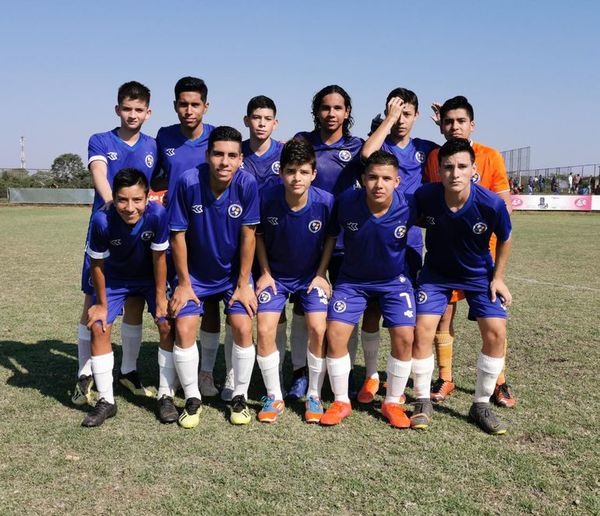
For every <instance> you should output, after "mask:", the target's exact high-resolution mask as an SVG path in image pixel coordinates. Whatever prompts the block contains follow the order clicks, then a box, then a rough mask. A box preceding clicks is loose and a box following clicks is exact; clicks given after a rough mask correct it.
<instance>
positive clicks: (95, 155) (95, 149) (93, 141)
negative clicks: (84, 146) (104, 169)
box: [88, 134, 108, 166]
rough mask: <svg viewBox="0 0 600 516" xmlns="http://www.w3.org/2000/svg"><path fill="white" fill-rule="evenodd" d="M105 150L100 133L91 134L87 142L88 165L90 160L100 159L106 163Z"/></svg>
mask: <svg viewBox="0 0 600 516" xmlns="http://www.w3.org/2000/svg"><path fill="white" fill-rule="evenodd" d="M106 152H107V150H106V144H105V143H104V141H103V140H102V138H101V137H100V135H99V134H93V135H92V136H91V137H90V140H89V142H88V166H89V165H90V163H91V162H92V161H102V162H104V163H106V164H107V165H108V161H107V159H106Z"/></svg>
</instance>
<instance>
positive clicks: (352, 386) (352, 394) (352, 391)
mask: <svg viewBox="0 0 600 516" xmlns="http://www.w3.org/2000/svg"><path fill="white" fill-rule="evenodd" d="M357 394H358V391H357V390H356V382H355V381H354V369H350V373H349V374H348V397H349V398H350V399H351V400H355V399H356V396H357Z"/></svg>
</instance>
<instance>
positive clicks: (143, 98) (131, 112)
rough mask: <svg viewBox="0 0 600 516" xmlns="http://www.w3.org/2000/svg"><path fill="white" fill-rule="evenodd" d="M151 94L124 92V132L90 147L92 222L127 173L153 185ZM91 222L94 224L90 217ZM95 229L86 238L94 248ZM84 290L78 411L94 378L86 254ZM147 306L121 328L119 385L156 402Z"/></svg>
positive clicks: (133, 305) (136, 304)
mask: <svg viewBox="0 0 600 516" xmlns="http://www.w3.org/2000/svg"><path fill="white" fill-rule="evenodd" d="M149 104H150V90H149V89H148V88H147V87H146V86H144V85H143V84H140V83H139V82H136V81H130V82H126V83H125V84H122V85H121V86H120V87H119V90H118V93H117V105H116V106H115V113H116V114H117V116H118V117H119V119H120V122H121V123H120V126H119V127H117V128H115V129H113V130H112V131H108V132H105V133H97V134H93V135H92V136H91V137H90V140H89V143H88V168H89V170H90V173H91V174H92V182H93V184H94V189H95V194H94V204H93V206H92V216H93V215H94V214H95V213H96V212H97V211H98V210H99V209H100V208H101V207H102V206H108V205H110V204H111V203H112V202H113V190H112V186H113V179H114V177H115V175H116V174H117V172H118V171H119V170H121V169H123V168H128V167H131V168H136V169H137V170H142V171H143V172H144V175H145V176H146V178H148V180H149V179H150V177H152V171H153V170H154V165H155V162H156V157H157V154H156V142H155V141H154V139H153V138H150V137H149V136H146V135H145V134H143V133H142V132H141V129H142V125H143V124H144V122H145V121H146V120H148V118H149V117H150V115H151V114H152V112H151V110H150V107H149ZM92 216H90V222H91V217H92ZM89 237H90V228H89V227H88V234H87V238H86V248H87V245H88V243H89ZM81 290H82V291H83V293H84V294H85V299H84V303H83V310H82V314H81V319H80V321H79V329H78V338H77V355H78V360H79V368H78V373H77V377H78V380H77V384H76V385H75V390H74V392H73V396H72V398H71V401H72V402H73V403H74V404H75V405H85V404H86V403H87V404H90V405H91V404H92V403H93V399H94V395H93V391H92V387H93V377H92V367H91V333H90V331H89V329H88V328H87V319H88V310H89V308H90V306H91V304H92V294H93V290H94V289H93V284H92V280H91V276H90V257H89V255H88V254H87V253H85V254H84V259H83V270H82V274H81ZM143 310H144V300H143V299H140V298H136V297H129V298H128V300H127V302H126V304H125V313H124V316H123V322H122V324H121V338H122V343H123V359H122V362H121V374H120V375H119V383H121V384H122V385H123V386H125V387H126V388H127V389H129V390H130V391H131V392H132V393H133V394H135V395H141V396H149V397H152V396H154V391H152V390H151V389H148V388H146V387H144V386H143V385H142V384H141V382H140V380H139V376H138V374H137V358H138V355H139V351H140V346H141V343H142V313H143Z"/></svg>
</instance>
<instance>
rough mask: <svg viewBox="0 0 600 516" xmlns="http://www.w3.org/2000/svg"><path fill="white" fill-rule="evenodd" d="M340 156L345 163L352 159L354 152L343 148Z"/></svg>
mask: <svg viewBox="0 0 600 516" xmlns="http://www.w3.org/2000/svg"><path fill="white" fill-rule="evenodd" d="M338 156H339V158H340V159H341V160H342V161H343V162H345V163H347V162H348V161H350V160H351V159H352V153H351V152H350V151H349V150H346V149H342V150H341V151H340V152H339V153H338Z"/></svg>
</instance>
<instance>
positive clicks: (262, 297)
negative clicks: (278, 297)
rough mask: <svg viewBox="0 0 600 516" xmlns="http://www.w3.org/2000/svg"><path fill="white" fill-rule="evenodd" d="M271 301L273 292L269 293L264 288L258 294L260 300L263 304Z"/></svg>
mask: <svg viewBox="0 0 600 516" xmlns="http://www.w3.org/2000/svg"><path fill="white" fill-rule="evenodd" d="M269 301H271V294H269V293H268V292H267V291H266V290H263V291H262V292H261V293H260V294H259V295H258V302H259V303H260V304H261V305H264V304H265V303H268V302H269Z"/></svg>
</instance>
